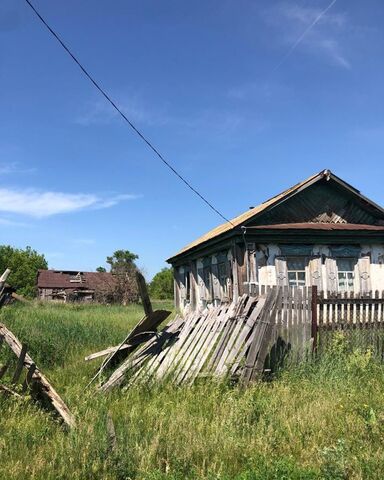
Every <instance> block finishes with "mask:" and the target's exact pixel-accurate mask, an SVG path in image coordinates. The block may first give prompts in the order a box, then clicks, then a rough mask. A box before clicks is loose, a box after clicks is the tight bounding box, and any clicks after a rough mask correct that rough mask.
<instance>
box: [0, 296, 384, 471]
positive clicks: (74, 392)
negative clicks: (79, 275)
mask: <svg viewBox="0 0 384 480" xmlns="http://www.w3.org/2000/svg"><path fill="white" fill-rule="evenodd" d="M141 315H142V312H141V310H140V308H139V307H134V306H132V307H128V308H123V307H94V306H89V307H86V306H81V307H73V306H72V307H71V306H44V305H43V306H37V307H34V308H25V307H22V308H16V307H8V308H5V309H3V311H2V312H1V320H0V321H3V322H4V323H5V324H6V325H7V326H9V327H10V328H12V329H13V331H14V332H15V333H17V334H18V335H19V336H20V337H21V339H22V340H25V341H27V342H28V343H29V344H30V349H31V353H32V355H33V356H34V357H35V358H36V360H37V361H38V362H39V364H40V365H41V366H42V367H43V368H44V372H45V373H46V374H47V375H48V376H49V378H50V379H52V381H53V383H54V384H55V387H57V389H58V391H59V392H60V393H61V394H62V395H63V397H64V398H65V400H66V402H67V403H68V405H69V407H70V408H71V410H72V411H73V413H74V414H75V415H76V417H77V420H78V426H77V428H76V429H75V430H73V431H71V432H69V433H68V432H65V431H63V429H62V428H61V426H60V425H59V424H58V423H57V422H56V421H55V420H54V419H52V417H50V416H48V415H47V414H46V413H45V412H42V411H41V410H39V409H38V408H37V407H36V406H35V405H33V404H31V402H29V401H28V400H26V401H18V400H15V399H4V398H0V412H1V415H0V479H3V478H4V479H16V480H18V479H25V478H33V479H44V480H48V479H55V480H56V479H75V480H86V479H106V480H108V479H111V480H112V479H145V480H147V479H149V480H152V479H153V480H160V479H180V480H181V479H196V478H202V479H225V480H230V479H237V480H240V479H241V480H256V479H263V480H264V479H319V478H320V479H321V478H322V479H347V478H348V479H349V478H350V479H367V478H368V479H370V478H372V479H376V478H377V479H381V478H382V476H383V475H382V472H383V471H384V452H383V449H382V442H383V436H384V397H383V391H384V368H383V366H382V365H381V364H379V363H377V362H376V360H375V359H374V358H373V356H372V355H371V354H370V352H369V351H368V352H364V351H357V350H354V351H352V352H349V351H348V349H347V348H346V347H345V342H344V340H343V338H335V341H334V342H333V344H332V346H331V349H330V351H329V352H328V353H326V354H324V355H323V356H322V357H321V359H320V360H317V361H314V362H308V363H305V364H304V363H303V364H301V365H299V366H291V367H289V368H288V369H286V370H283V371H282V372H280V373H279V374H278V376H277V377H276V378H275V379H274V380H273V381H271V382H264V383H258V384H255V385H253V386H252V387H251V388H248V389H247V390H242V389H241V388H239V387H237V386H231V385H227V384H218V383H215V382H212V381H204V382H203V381H201V382H200V383H198V384H197V385H195V386H193V387H174V386H172V385H170V384H161V385H154V386H151V387H145V386H136V387H133V388H130V389H128V390H126V391H121V390H116V391H113V392H112V393H111V394H108V395H100V394H95V392H94V390H92V389H91V390H88V391H87V390H85V386H86V384H87V382H88V381H89V379H90V376H91V374H92V373H93V371H94V370H95V368H96V365H95V364H86V363H85V362H84V361H83V357H84V355H85V354H87V353H90V352H92V351H95V350H97V349H99V348H104V347H106V346H108V345H113V344H115V343H118V342H119V341H120V340H121V339H122V337H124V335H125V334H126V332H127V330H128V329H129V328H130V327H131V326H132V325H133V324H134V323H135V322H136V321H137V320H138V319H139V318H140V317H141ZM108 411H109V412H110V414H111V416H112V418H113V420H114V423H115V427H116V435H117V446H116V449H115V450H113V451H111V450H110V449H109V446H108V445H109V444H108V435H107V429H106V418H107V413H108Z"/></svg>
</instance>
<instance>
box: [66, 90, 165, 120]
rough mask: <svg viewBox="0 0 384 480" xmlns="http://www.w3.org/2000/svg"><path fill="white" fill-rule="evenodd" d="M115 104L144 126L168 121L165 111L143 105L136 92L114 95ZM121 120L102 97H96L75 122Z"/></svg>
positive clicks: (88, 103)
mask: <svg viewBox="0 0 384 480" xmlns="http://www.w3.org/2000/svg"><path fill="white" fill-rule="evenodd" d="M115 98H116V104H117V106H118V107H119V109H120V110H121V111H122V112H123V113H124V114H125V115H126V116H127V117H128V118H129V120H131V121H132V122H133V123H137V124H139V125H146V126H162V125H165V124H167V123H168V121H169V118H168V116H167V115H166V113H165V112H161V111H159V112H157V111H154V110H153V109H150V108H148V107H146V106H145V105H144V102H143V101H142V100H141V99H140V98H139V96H138V95H137V94H131V95H127V93H123V94H120V95H116V96H115ZM116 120H119V121H121V120H122V119H121V117H120V115H119V113H118V112H117V111H116V110H115V109H114V108H113V107H112V105H111V104H110V103H109V102H108V101H107V100H105V99H104V98H101V97H100V98H96V99H94V100H91V101H89V102H87V104H86V105H85V106H84V108H83V111H82V112H81V113H80V114H79V115H78V116H77V118H76V119H75V122H76V123H78V124H79V125H83V126H89V125H97V124H99V125H107V124H109V123H111V122H113V121H116Z"/></svg>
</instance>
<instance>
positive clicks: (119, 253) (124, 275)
mask: <svg viewBox="0 0 384 480" xmlns="http://www.w3.org/2000/svg"><path fill="white" fill-rule="evenodd" d="M138 258H139V256H138V255H136V254H135V253H132V252H130V251H129V250H116V251H115V252H114V254H113V255H112V256H111V257H107V263H108V264H109V265H110V267H111V273H112V274H113V275H114V277H115V280H116V281H115V286H114V291H113V297H114V301H116V302H120V303H122V304H124V305H126V304H127V303H129V302H134V301H137V300H138V289H137V284H136V270H137V266H136V263H135V260H137V259H138Z"/></svg>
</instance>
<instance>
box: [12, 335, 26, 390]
mask: <svg viewBox="0 0 384 480" xmlns="http://www.w3.org/2000/svg"><path fill="white" fill-rule="evenodd" d="M26 354H27V345H26V344H25V343H23V344H22V347H21V352H20V355H19V358H18V360H17V365H16V370H15V373H14V374H13V377H12V383H13V384H14V385H15V384H16V383H17V381H18V380H19V377H20V375H21V372H22V370H23V367H24V360H25V356H26Z"/></svg>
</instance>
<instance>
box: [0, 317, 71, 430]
mask: <svg viewBox="0 0 384 480" xmlns="http://www.w3.org/2000/svg"><path fill="white" fill-rule="evenodd" d="M0 334H1V335H3V336H4V340H5V342H6V343H7V344H8V346H9V347H10V348H11V350H12V351H13V353H14V354H15V355H16V356H17V357H20V354H21V351H22V348H23V347H22V345H21V343H20V341H19V340H18V339H17V338H16V337H15V335H14V334H13V333H12V332H11V331H10V330H8V329H7V328H6V327H5V325H3V324H1V323H0ZM34 363H35V362H34V361H33V360H32V358H31V357H30V356H29V355H28V353H26V355H25V359H24V366H26V367H27V368H30V367H31V365H32V364H34ZM33 380H34V382H35V383H36V385H37V386H38V390H36V392H34V395H37V396H39V397H41V398H43V399H44V400H46V402H47V404H49V405H51V406H52V407H53V408H54V409H55V411H56V412H57V413H58V414H59V415H60V416H61V418H62V419H63V421H64V422H65V424H66V425H68V426H69V427H74V426H75V418H74V417H73V415H72V413H71V412H70V411H69V409H68V407H67V406H66V405H65V403H64V402H63V400H62V399H61V397H60V396H59V394H58V393H57V392H56V390H55V389H54V388H53V387H52V385H51V384H50V383H49V381H48V379H47V378H46V377H45V376H44V375H43V374H42V373H41V372H40V370H39V369H38V368H36V369H35V372H34V374H33Z"/></svg>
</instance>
